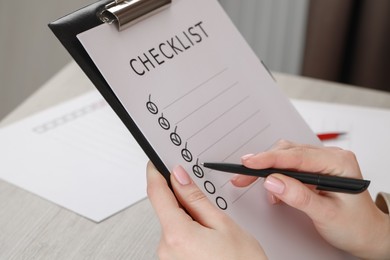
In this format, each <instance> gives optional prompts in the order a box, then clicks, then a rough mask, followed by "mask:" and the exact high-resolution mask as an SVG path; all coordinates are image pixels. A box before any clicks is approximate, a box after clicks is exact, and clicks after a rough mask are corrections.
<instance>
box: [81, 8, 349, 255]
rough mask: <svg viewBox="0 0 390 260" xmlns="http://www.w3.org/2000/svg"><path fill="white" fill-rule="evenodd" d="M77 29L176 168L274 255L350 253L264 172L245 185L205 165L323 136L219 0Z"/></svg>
mask: <svg viewBox="0 0 390 260" xmlns="http://www.w3.org/2000/svg"><path fill="white" fill-rule="evenodd" d="M78 38H79V40H80V42H81V43H82V44H83V46H84V48H85V49H86V50H87V52H88V53H89V55H90V56H91V58H92V59H93V61H94V63H95V64H96V65H97V67H98V68H99V70H100V71H101V73H102V74H103V76H104V77H105V79H106V81H107V82H108V84H109V85H110V86H111V88H112V90H113V91H114V93H115V94H116V96H117V97H118V99H119V100H120V101H121V103H122V105H123V106H124V108H125V109H126V110H127V112H128V113H129V114H130V115H131V117H132V118H133V120H134V121H135V123H136V124H137V125H138V127H139V128H140V129H141V131H142V132H143V133H144V135H145V136H146V138H147V139H148V140H149V142H150V143H151V145H152V146H153V148H154V149H155V150H156V152H157V154H158V155H159V156H160V158H161V159H162V161H163V162H164V164H165V165H166V166H167V168H168V169H172V168H173V167H174V166H175V165H177V164H182V165H183V167H184V168H185V169H187V171H188V172H190V173H191V175H192V177H193V179H194V181H195V182H196V183H197V184H198V185H199V187H200V188H201V189H203V191H204V192H205V193H206V194H207V195H208V197H209V199H210V200H211V201H212V202H213V203H215V205H216V206H218V207H219V208H221V209H222V210H225V212H226V213H228V214H229V215H230V216H231V217H232V218H234V219H235V220H236V221H237V222H238V223H239V224H240V225H241V226H242V227H244V228H246V229H247V230H248V231H249V232H251V233H252V234H253V235H255V236H256V237H257V239H258V240H259V241H260V242H261V244H262V245H263V247H264V249H265V251H266V252H267V254H268V256H269V257H270V258H271V259H345V257H346V256H345V255H344V253H342V252H340V251H338V250H336V249H334V248H333V247H331V246H329V245H328V244H326V243H325V242H324V241H323V240H322V239H320V238H319V236H318V235H317V234H316V232H315V231H314V229H313V227H312V224H311V222H310V221H308V220H307V219H305V218H304V216H303V215H302V214H299V213H298V212H297V211H294V210H292V209H291V208H288V207H284V206H281V207H271V206H270V205H269V204H268V202H267V200H266V194H265V191H264V188H263V187H262V184H261V183H260V182H261V181H258V182H256V183H255V184H253V185H252V186H251V187H249V188H236V187H234V186H232V185H231V183H230V182H229V179H230V177H231V176H230V175H229V174H226V173H221V172H215V171H209V170H206V169H204V168H202V166H201V163H202V162H205V161H227V162H233V163H234V162H239V158H240V157H241V156H242V155H244V154H247V153H256V152H260V151H264V150H267V149H269V148H270V147H271V146H272V145H273V144H274V143H275V142H276V141H277V140H279V139H280V138H284V139H289V140H292V141H296V142H300V143H312V144H313V143H314V144H319V141H318V139H317V138H316V136H315V135H314V134H313V133H312V131H311V130H310V129H309V127H308V126H307V125H306V124H305V123H304V121H303V120H302V118H301V117H300V116H299V114H298V113H297V112H296V110H295V109H294V107H293V106H292V105H291V103H290V102H289V101H288V100H287V98H286V97H285V96H284V94H283V93H282V92H281V90H280V89H279V88H278V87H277V86H276V84H275V83H274V82H273V80H272V78H271V77H270V75H269V74H268V72H267V70H266V69H265V68H264V67H263V66H262V65H261V63H260V61H259V60H258V59H257V57H256V56H255V54H254V53H253V52H252V51H251V49H250V48H249V46H248V45H247V44H246V43H245V41H244V40H243V38H242V37H241V36H240V35H239V33H238V31H237V30H236V29H235V28H234V26H233V24H232V23H231V21H230V20H229V19H228V17H227V15H226V14H225V13H224V12H223V10H222V8H221V7H220V6H219V4H218V3H217V1H210V0H197V1H193V0H175V1H173V2H172V5H171V6H170V7H169V8H168V9H165V10H164V11H162V12H160V13H157V14H155V15H154V16H152V17H149V18H148V19H146V20H143V21H142V22H140V23H137V24H135V25H133V26H131V27H130V28H128V29H126V30H124V31H121V32H118V31H117V29H116V27H115V26H113V25H107V24H103V25H101V26H98V27H95V28H93V29H91V30H89V31H86V32H84V33H81V34H80V35H78ZM281 245H282V247H283V250H280V248H281Z"/></svg>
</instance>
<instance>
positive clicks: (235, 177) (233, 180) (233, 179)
mask: <svg viewBox="0 0 390 260" xmlns="http://www.w3.org/2000/svg"><path fill="white" fill-rule="evenodd" d="M239 178H240V174H234V175H233V177H232V178H231V179H230V181H231V182H236V181H237V180H238V179H239Z"/></svg>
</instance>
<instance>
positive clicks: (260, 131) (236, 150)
mask: <svg viewBox="0 0 390 260" xmlns="http://www.w3.org/2000/svg"><path fill="white" fill-rule="evenodd" d="M270 126H271V124H268V125H266V126H265V127H263V128H262V129H260V130H259V131H258V132H256V134H254V135H253V136H252V137H251V138H249V139H248V141H246V142H245V143H243V144H242V145H240V146H239V147H238V148H237V149H235V150H234V151H233V152H232V153H230V154H229V155H228V156H226V157H225V158H224V159H223V160H222V162H225V161H226V160H227V159H228V158H230V157H231V156H232V155H233V154H235V153H237V152H238V151H239V150H240V149H241V148H242V147H244V146H245V145H247V144H248V143H249V142H251V141H252V140H253V139H255V138H256V137H257V136H259V135H260V134H261V133H263V132H264V131H265V130H266V129H267V128H268V127H270Z"/></svg>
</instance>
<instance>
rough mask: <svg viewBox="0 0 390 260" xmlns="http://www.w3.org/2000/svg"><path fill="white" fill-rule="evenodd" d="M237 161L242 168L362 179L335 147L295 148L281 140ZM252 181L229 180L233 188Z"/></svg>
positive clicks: (350, 159) (349, 158)
mask: <svg viewBox="0 0 390 260" xmlns="http://www.w3.org/2000/svg"><path fill="white" fill-rule="evenodd" d="M241 161H242V164H243V165H244V166H246V167H248V168H253V169H265V168H279V169H295V170H298V171H306V172H315V173H324V174H330V175H337V176H346V177H353V178H361V177H362V176H361V172H360V168H359V165H358V163H357V160H356V157H355V155H354V154H353V153H352V152H350V151H346V150H343V149H340V148H336V147H321V146H313V145H298V144H294V143H291V142H288V141H283V140H282V141H279V142H278V143H277V144H276V145H275V147H274V148H272V149H271V150H269V151H266V152H262V153H259V154H256V155H245V156H243V157H242V158H241ZM255 180H256V178H254V177H250V176H244V175H237V176H234V177H233V178H232V180H231V181H232V183H233V185H235V186H238V187H245V186H248V185H249V184H251V183H253V182H254V181H255Z"/></svg>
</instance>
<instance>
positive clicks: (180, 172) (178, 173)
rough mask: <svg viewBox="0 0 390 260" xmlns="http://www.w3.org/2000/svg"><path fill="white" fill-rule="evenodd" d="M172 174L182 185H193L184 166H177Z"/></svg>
mask: <svg viewBox="0 0 390 260" xmlns="http://www.w3.org/2000/svg"><path fill="white" fill-rule="evenodd" d="M172 174H173V176H175V179H176V180H177V181H178V182H179V183H180V184H181V185H188V184H190V183H191V178H190V176H189V175H188V173H187V172H186V170H184V168H183V167H182V166H176V167H175V168H173V170H172Z"/></svg>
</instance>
